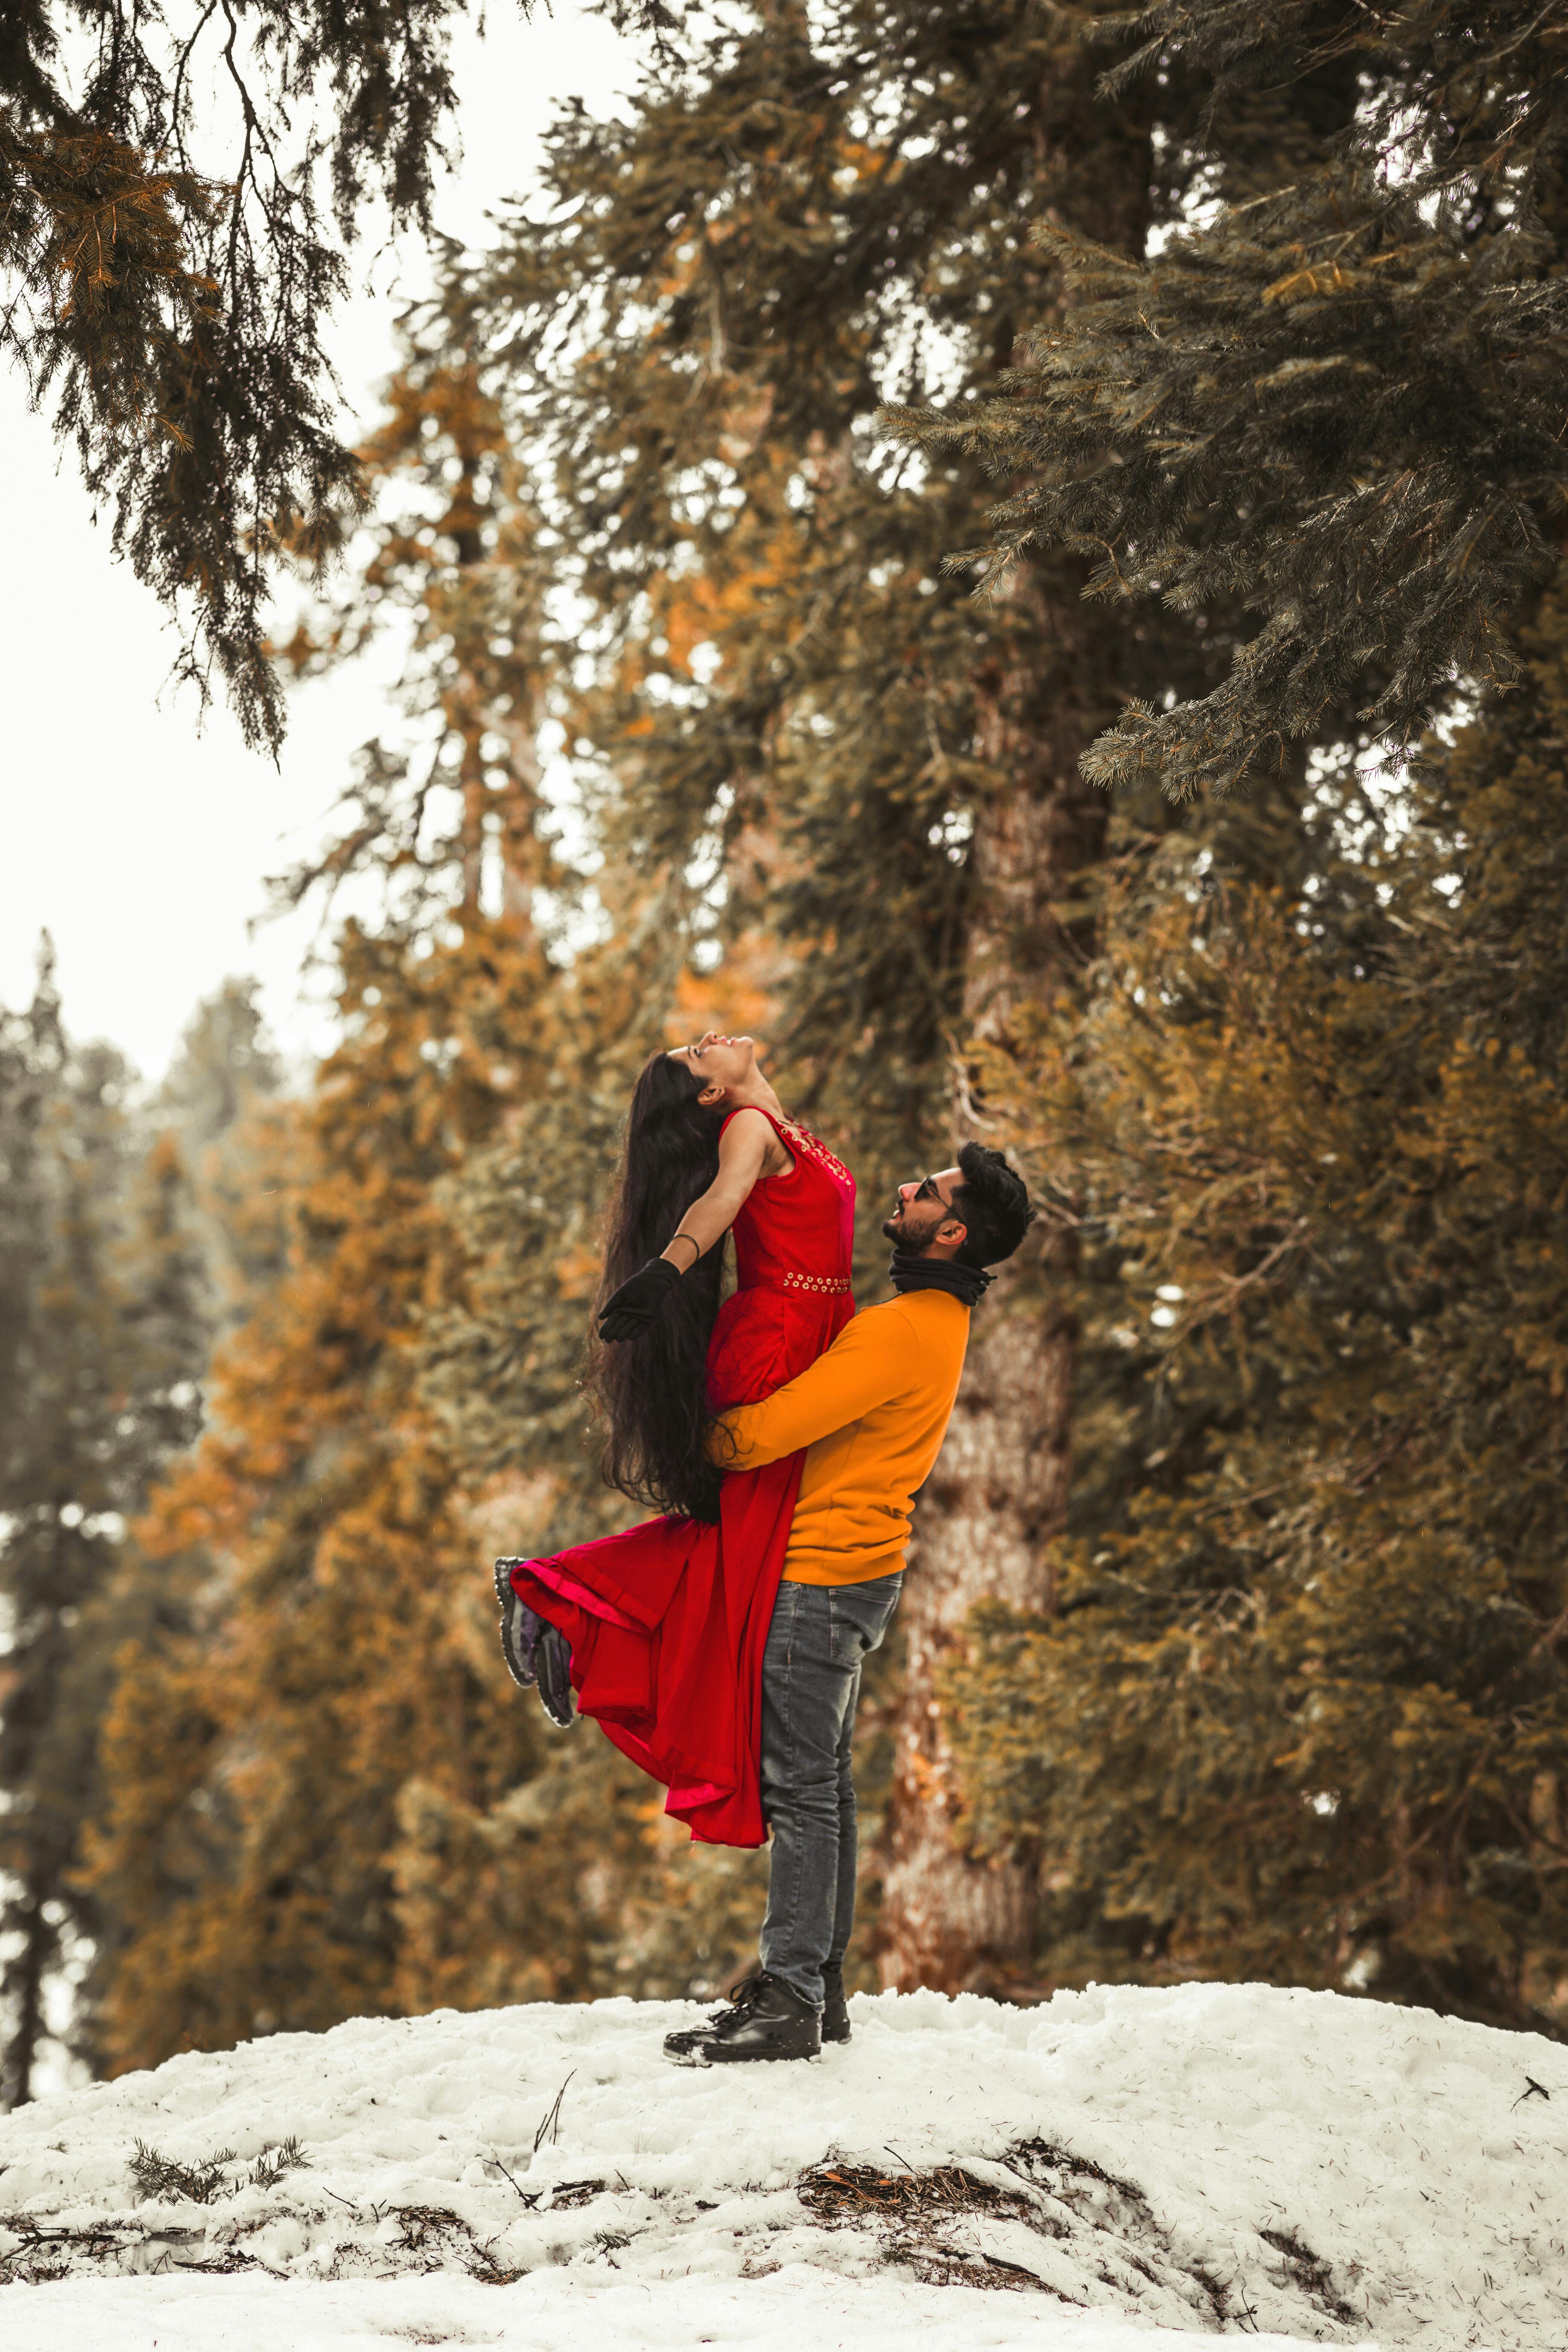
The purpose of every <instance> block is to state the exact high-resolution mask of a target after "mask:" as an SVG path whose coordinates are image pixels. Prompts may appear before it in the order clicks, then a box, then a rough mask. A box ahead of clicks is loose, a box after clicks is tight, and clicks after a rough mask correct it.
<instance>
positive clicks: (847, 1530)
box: [710, 1290, 969, 1584]
mask: <svg viewBox="0 0 1568 2352" xmlns="http://www.w3.org/2000/svg"><path fill="white" fill-rule="evenodd" d="M968 1343H969V1309H968V1307H965V1306H964V1305H963V1301H962V1300H961V1299H958V1298H955V1297H953V1296H952V1292H951V1291H946V1290H911V1291H909V1292H906V1293H905V1294H904V1295H903V1296H902V1297H898V1298H890V1299H889V1300H888V1302H887V1303H886V1305H885V1306H881V1307H867V1309H866V1311H865V1313H864V1314H862V1315H857V1316H856V1318H855V1319H854V1321H853V1322H851V1323H847V1324H846V1325H845V1327H844V1329H843V1330H842V1331H841V1332H840V1333H839V1334H838V1337H837V1339H835V1341H834V1342H833V1345H832V1347H831V1348H828V1349H826V1350H825V1351H824V1353H823V1354H822V1355H820V1356H818V1358H817V1360H816V1363H815V1364H813V1365H812V1366H811V1367H810V1369H809V1370H806V1371H804V1372H802V1373H801V1375H800V1377H799V1379H798V1380H794V1381H788V1382H787V1383H786V1384H785V1386H784V1387H783V1388H782V1389H775V1390H774V1391H773V1395H772V1396H771V1397H766V1398H764V1399H763V1402H762V1403H761V1404H748V1405H740V1406H737V1407H736V1409H735V1410H734V1411H733V1412H727V1413H725V1414H724V1415H723V1416H722V1418H721V1421H720V1423H719V1424H718V1427H719V1430H720V1431H725V1430H727V1431H728V1432H729V1433H730V1440H731V1442H732V1444H733V1449H734V1450H733V1452H732V1453H731V1450H730V1446H729V1445H728V1444H726V1442H725V1440H724V1438H723V1437H722V1436H721V1435H716V1436H715V1440H714V1443H713V1445H712V1447H711V1449H710V1450H711V1451H712V1452H713V1454H714V1458H715V1459H716V1460H718V1461H719V1462H721V1464H722V1465H723V1466H724V1468H726V1469H729V1470H760V1469H761V1468H762V1467H763V1465H764V1464H765V1463H769V1462H777V1461H780V1460H781V1459H782V1458H783V1457H784V1455H785V1454H797V1453H799V1452H800V1450H801V1448H802V1447H803V1446H804V1447H805V1466H804V1468H803V1470H802V1473H801V1481H800V1499H799V1501H798V1502H797V1503H796V1505H795V1520H794V1523H793V1525H792V1526H791V1528H790V1536H789V1549H788V1551H787V1553H786V1554H785V1557H784V1581H785V1582H786V1583H788V1584H865V1583H868V1582H869V1580H871V1578H873V1577H877V1576H891V1575H892V1574H893V1572H894V1570H897V1569H900V1568H902V1566H903V1564H904V1547H905V1545H906V1544H907V1543H908V1541H909V1538H910V1513H911V1512H912V1510H913V1507H914V1497H915V1494H916V1491H917V1489H918V1488H920V1487H921V1486H923V1485H924V1484H925V1481H926V1479H927V1478H928V1477H929V1476H930V1475H931V1470H932V1467H933V1466H934V1465H935V1462H936V1457H937V1455H938V1454H939V1453H940V1452H941V1450H942V1438H943V1437H944V1435H945V1434H946V1432H947V1424H948V1420H949V1418H950V1416H951V1414H952V1400H953V1397H954V1396H955V1394H956V1393H957V1390H958V1378H959V1374H960V1373H961V1372H962V1371H963V1351H964V1349H965V1348H966V1347H967V1345H968Z"/></svg>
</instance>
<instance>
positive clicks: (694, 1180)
mask: <svg viewBox="0 0 1568 2352" xmlns="http://www.w3.org/2000/svg"><path fill="white" fill-rule="evenodd" d="M703 1084H704V1081H703V1080H702V1079H701V1078H700V1077H699V1076H697V1074H696V1072H695V1071H693V1070H691V1069H689V1067H688V1066H687V1065H686V1064H685V1063H684V1062H672V1061H671V1060H670V1058H669V1055H668V1054H655V1055H653V1056H652V1058H651V1059H650V1060H649V1061H648V1062H647V1065H646V1066H645V1068H644V1070H643V1073H642V1076H640V1077H639V1078H638V1080H637V1086H636V1088H635V1090H634V1091H633V1094H632V1107H631V1110H630V1113H629V1114H628V1116H627V1119H626V1145H625V1149H624V1150H623V1151H622V1154H621V1165H620V1172H619V1174H618V1175H617V1177H616V1189H615V1192H614V1193H613V1195H612V1196H611V1200H610V1206H609V1210H608V1213H607V1214H606V1217H605V1276H604V1281H603V1283H602V1285H601V1286H600V1291H599V1297H598V1299H597V1301H596V1302H595V1311H596V1310H597V1308H598V1307H603V1305H604V1303H605V1299H606V1298H607V1297H609V1295H610V1293H611V1292H612V1291H613V1290H617V1289H619V1287H620V1286H621V1284H622V1283H623V1282H625V1281H626V1280H627V1279H628V1278H629V1277H630V1276H632V1275H634V1274H636V1272H637V1268H638V1267H639V1266H642V1265H647V1261H648V1259H649V1258H650V1257H658V1255H659V1253H660V1252H661V1251H662V1250H663V1249H665V1248H666V1247H667V1246H668V1243H669V1241H670V1238H671V1236H672V1235H673V1234H674V1232H675V1230H676V1227H677V1226H678V1225H679V1223H680V1220H681V1218H682V1217H683V1216H684V1215H685V1213H686V1212H687V1210H688V1209H689V1207H690V1206H691V1203H692V1202H693V1201H695V1200H696V1199H697V1198H698V1196H699V1194H700V1193H702V1192H706V1191H707V1190H708V1187H709V1185H710V1184H711V1182H712V1181H713V1179H714V1178H715V1176H717V1174H718V1173H719V1134H720V1130H721V1128H722V1127H723V1124H724V1112H723V1109H722V1108H712V1109H704V1108H703V1107H702V1105H701V1104H700V1102H699V1101H698V1099H697V1097H698V1096H699V1095H700V1093H701V1091H702V1087H703ZM687 1255H688V1253H686V1252H685V1251H683V1252H682V1253H681V1261H680V1262H681V1263H683V1264H684V1263H685V1260H686V1257H687ZM723 1263H724V1249H723V1244H722V1243H719V1244H715V1246H714V1247H713V1248H712V1249H710V1251H709V1252H708V1255H706V1257H703V1258H700V1259H699V1260H698V1262H697V1264H696V1265H694V1266H692V1267H691V1268H690V1269H689V1272H688V1273H686V1274H683V1275H682V1276H681V1278H680V1281H679V1285H678V1286H677V1287H676V1289H675V1290H674V1292H673V1293H672V1294H671V1296H670V1297H669V1299H668V1303H667V1305H666V1307H665V1308H664V1311H663V1313H662V1314H661V1315H660V1316H659V1318H658V1321H657V1322H656V1323H655V1324H654V1325H653V1327H652V1328H651V1329H650V1330H647V1331H644V1332H642V1333H641V1334H640V1335H639V1336H638V1337H637V1339H623V1340H620V1341H618V1342H617V1343H616V1344H615V1345H614V1346H609V1347H606V1346H605V1345H604V1344H603V1342H602V1341H600V1340H599V1339H596V1338H595V1339H592V1340H591V1341H590V1352H589V1370H588V1386H589V1389H590V1391H591V1392H592V1393H593V1395H594V1396H595V1400H596V1402H597V1403H598V1406H599V1409H600V1411H601V1412H602V1414H603V1416H604V1419H605V1424H606V1430H605V1450H604V1454H603V1457H602V1467H603V1470H604V1474H605V1481H606V1483H607V1484H608V1485H610V1486H618V1487H619V1488H620V1490H621V1493H622V1494H623V1495H627V1496H630V1497H631V1499H632V1501H633V1502H634V1503H645V1504H649V1505H651V1506H652V1507H653V1508H654V1509H655V1510H656V1511H670V1512H673V1513H675V1514H676V1515H677V1516H678V1517H682V1518H691V1519H707V1520H710V1521H712V1520H715V1519H717V1518H718V1517H719V1474H718V1472H717V1471H716V1470H715V1469H714V1468H713V1466H712V1465H711V1464H710V1462H709V1460H708V1458H707V1455H706V1454H705V1453H704V1452H703V1439H704V1437H705V1435H706V1433H707V1428H708V1420H709V1414H708V1407H707V1402H706V1398H705V1395H704V1384H705V1381H706V1376H707V1369H708V1342H709V1340H710V1338H711V1337H712V1332H713V1319H714V1318H715V1316H716V1315H717V1314H718V1312H719V1286H720V1283H721V1278H722V1274H723Z"/></svg>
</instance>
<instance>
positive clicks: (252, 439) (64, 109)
mask: <svg viewBox="0 0 1568 2352" xmlns="http://www.w3.org/2000/svg"><path fill="white" fill-rule="evenodd" d="M523 5H524V6H525V7H526V6H527V5H528V0H523ZM468 13H469V11H468V5H467V0H416V5H412V6H409V7H404V8H397V9H385V8H377V7H341V6H336V5H321V0H313V4H312V5H298V0H288V4H287V5H283V0H261V5H251V6H248V7H247V8H246V9H244V10H243V11H236V10H233V9H230V8H227V7H225V8H224V9H223V10H222V11H221V12H220V11H217V10H215V9H214V8H211V7H208V8H205V9H203V10H201V11H199V12H197V13H196V14H195V16H193V17H191V18H189V19H187V20H186V21H183V22H179V23H174V22H171V21H170V20H169V18H168V17H167V16H165V13H164V12H163V10H162V9H160V8H143V7H140V6H133V5H128V0H109V5H102V6H94V7H92V8H90V9H81V8H75V7H68V6H66V5H60V0H25V5H22V6H20V7H17V8H9V9H7V10H6V12H5V15H6V22H5V29H4V32H3V33H0V269H3V270H4V271H5V274H6V275H7V276H8V277H9V278H11V280H12V282H13V285H14V287H15V289H16V290H15V296H14V299H12V301H11V302H10V303H9V304H8V305H7V306H6V307H5V310H4V311H0V351H5V350H8V351H11V352H15V353H16V354H17V356H18V357H19V358H20V359H21V360H22V362H23V363H24V364H25V366H26V369H27V371H28V375H29V379H30V382H31V385H32V389H33V392H34V395H35V397H36V398H38V399H40V400H45V399H50V400H52V401H53V402H54V405H55V418H56V424H57V426H58V430H59V431H60V432H61V433H62V434H65V435H68V436H69V437H70V438H72V439H73V440H74V441H75V442H76V444H77V447H78V450H79V455H80V457H81V461H82V468H83V472H84V475H85V477H86V480H87V483H88V487H89V489H90V490H91V491H92V493H93V494H94V496H95V497H102V498H104V499H110V500H111V501H112V502H113V505H114V509H115V516H116V520H115V530H114V546H115V550H116V551H117V552H119V551H124V552H125V553H126V554H128V555H129V556H130V558H131V561H132V564H133V566H134V568H135V570H136V572H137V575H138V577H139V578H141V579H142V580H144V581H145V582H147V583H148V584H149V585H150V586H152V587H153V589H154V590H155V591H156V592H157V593H158V594H159V595H160V597H162V598H163V601H164V602H165V603H166V604H171V605H174V604H177V603H178V602H179V601H180V600H181V599H182V597H184V596H185V595H187V594H188V595H189V596H191V597H192V598H193V599H194V601H195V630H194V633H193V635H192V636H191V637H190V638H189V640H188V641H187V643H186V645H185V647H184V654H183V657H182V661H181V665H180V667H181V671H182V674H183V675H184V676H185V677H189V678H191V679H193V680H194V681H195V683H196V685H197V686H198V687H199V688H201V690H202V691H203V693H204V694H205V691H206V682H207V677H208V673H209V670H210V669H211V668H212V667H216V669H217V671H218V673H219V675H220V677H222V679H223V681H224V683H225V685H226V688H227V689H228V691H229V693H230V695H231V696H232V698H233V700H234V704H235V707H236V709H237V713H238V716H239V719H240V721H241V723H242V725H243V727H244V729H245V732H246V736H247V740H250V741H253V742H261V743H265V744H268V745H275V744H276V743H277V741H278V740H279V737H280V735H281V733H282V723H283V720H282V701H281V698H280V694H279V682H278V678H277V675H276V673H275V671H274V670H273V669H272V667H270V665H269V663H268V658H267V646H266V640H265V628H266V614H265V607H266V604H267V601H268V595H269V593H270V586H271V581H272V577H273V574H274V570H275V562H276V559H277V558H278V556H279V554H280V553H281V552H283V551H289V552H290V553H292V554H294V555H296V556H298V555H300V554H301V553H303V554H305V555H307V556H308V557H310V559H311V560H312V561H315V562H320V561H321V558H322V557H323V556H324V555H325V554H326V553H327V552H328V551H329V550H330V549H331V547H332V546H333V545H335V543H336V541H337V538H338V534H339V531H340V530H341V529H342V522H343V520H344V516H345V513H349V514H352V512H353V508H354V506H355V503H356V500H357V499H358V496H359V488H360V477H359V470H358V467H357V465H356V462H355V459H354V457H353V454H352V453H351V452H350V451H349V450H347V449H345V448H344V447H343V446H342V444H341V443H340V441H339V440H338V437H337V434H336V430H335V424H334V418H333V415H332V395H331V383H332V377H331V367H330V365H329V362H328V360H327V355H326V352H325V348H324V342H323V337H324V335H325V331H326V325H327V320H328V317H329V315H330V313H331V307H332V305H333V303H334V302H335V301H336V299H337V298H338V297H339V295H340V294H341V293H342V290H343V288H344V284H345V270H344V262H343V248H344V246H345V245H346V244H347V243H348V242H350V241H351V240H352V238H353V235H354V232H355V228H356V226H357V223H358V221H359V218H360V215H361V214H362V213H363V209H364V207H365V205H367V204H369V203H372V202H379V203H382V204H384V205H385V206H386V208H387V212H388V214H389V216H390V219H391V221H392V223H393V225H394V226H406V225H408V224H411V223H413V224H419V225H423V226H428V222H429V207H430V199H431V193H432V184H433V178H434V173H435V170H436V167H437V164H438V163H440V162H442V161H443V160H445V156H446V149H445V148H444V146H443V141H444V139H445V137H446V135H447V126H448V123H449V121H450V117H451V111H452V104H453V90H452V85H451V81H450V78H449V75H448V71H447V45H448V41H449V38H450V35H451V31H452V28H453V26H454V25H455V24H456V23H458V21H460V20H461V19H462V18H463V17H464V16H467V15H468ZM609 13H611V14H612V15H613V16H615V17H616V21H618V22H630V23H636V24H639V25H642V26H659V25H664V24H668V23H669V22H671V21H672V20H671V19H670V17H669V16H668V12H667V11H666V10H665V9H664V8H662V7H661V6H660V5H658V0H636V5H625V6H621V7H617V8H613V9H612V10H611V11H610V12H609ZM242 20H243V22H242ZM84 33H85V38H86V40H87V42H88V43H89V44H90V49H91V56H90V62H89V64H87V65H86V66H85V67H84V68H83V70H82V72H81V75H80V77H79V80H80V87H79V89H72V88H71V87H70V86H69V84H68V79H67V76H66V73H65V70H64V59H63V58H62V47H63V43H62V36H65V37H78V36H80V35H82V34H84ZM213 78H216V82H217V84H218V88H219V89H220V91H221V92H222V99H223V102H224V103H226V105H227V106H228V107H229V108H231V109H232V111H233V117H234V121H235V125H236V129H235V139H234V145H233V147H232V149H231V150H230V151H229V152H224V153H217V152H214V143H215V142H213V141H212V138H211V123H212V120H213V116H212V112H211V110H210V101H209V102H208V110H206V111H204V100H203V93H204V91H205V88H206V86H207V84H208V82H209V79H213ZM197 149H199V150H200V151H202V152H201V161H200V162H199V163H198V162H197V161H196V160H195V154H194V152H193V151H194V150H197ZM328 188H330V192H331V193H330V197H328V196H327V194H326V190H327V189H328ZM334 227H335V229H336V232H337V236H336V238H334V236H333V234H332V231H333V228H334Z"/></svg>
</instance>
